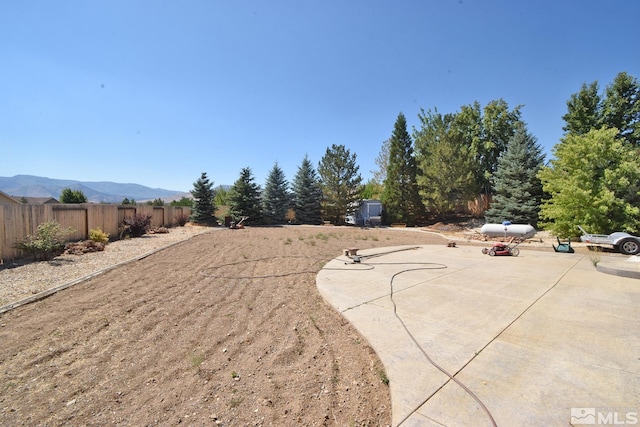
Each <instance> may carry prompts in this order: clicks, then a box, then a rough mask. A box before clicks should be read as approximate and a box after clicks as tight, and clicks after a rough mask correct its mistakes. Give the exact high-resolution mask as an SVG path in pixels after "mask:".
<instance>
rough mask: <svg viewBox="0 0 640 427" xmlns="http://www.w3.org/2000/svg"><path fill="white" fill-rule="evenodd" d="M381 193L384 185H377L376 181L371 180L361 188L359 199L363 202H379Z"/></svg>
mask: <svg viewBox="0 0 640 427" xmlns="http://www.w3.org/2000/svg"><path fill="white" fill-rule="evenodd" d="M383 191H384V185H383V184H380V183H378V181H376V180H374V179H373V178H372V179H370V180H369V181H367V182H366V183H365V184H364V185H363V186H362V190H361V191H360V198H361V199H363V200H368V199H374V200H381V199H382V192H383Z"/></svg>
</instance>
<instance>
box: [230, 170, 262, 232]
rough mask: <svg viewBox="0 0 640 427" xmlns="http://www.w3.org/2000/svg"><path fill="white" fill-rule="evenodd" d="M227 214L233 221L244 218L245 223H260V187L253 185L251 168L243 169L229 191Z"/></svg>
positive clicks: (253, 179)
mask: <svg viewBox="0 0 640 427" xmlns="http://www.w3.org/2000/svg"><path fill="white" fill-rule="evenodd" d="M228 199H229V214H230V215H231V216H232V217H233V218H234V219H235V220H241V219H242V218H243V217H246V218H247V220H246V223H254V224H255V223H260V222H262V209H261V205H262V204H261V197H260V186H259V185H258V184H256V183H255V178H254V177H253V172H252V171H251V168H248V167H246V168H243V169H242V170H241V171H240V177H239V178H238V179H237V180H236V182H234V183H233V186H232V187H231V188H230V189H229V194H228Z"/></svg>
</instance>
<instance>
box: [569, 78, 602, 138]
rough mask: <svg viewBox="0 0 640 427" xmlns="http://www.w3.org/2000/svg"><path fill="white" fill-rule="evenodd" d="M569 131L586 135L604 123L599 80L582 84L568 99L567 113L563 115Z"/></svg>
mask: <svg viewBox="0 0 640 427" xmlns="http://www.w3.org/2000/svg"><path fill="white" fill-rule="evenodd" d="M562 119H563V120H564V121H565V125H564V126H563V127H562V130H564V131H565V132H567V133H570V134H574V135H584V134H586V133H588V132H589V131H590V130H591V129H596V128H598V127H600V125H601V124H602V99H601V98H600V95H599V94H598V82H593V83H591V84H589V85H587V84H586V83H583V84H582V87H581V88H580V91H579V92H578V93H574V94H573V95H571V98H570V99H569V100H568V101H567V113H566V114H565V115H564V116H562Z"/></svg>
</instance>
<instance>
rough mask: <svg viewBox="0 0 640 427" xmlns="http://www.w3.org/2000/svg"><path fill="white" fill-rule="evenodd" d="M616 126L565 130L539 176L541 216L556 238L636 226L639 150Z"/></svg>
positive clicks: (639, 225)
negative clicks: (578, 131) (581, 132)
mask: <svg viewBox="0 0 640 427" xmlns="http://www.w3.org/2000/svg"><path fill="white" fill-rule="evenodd" d="M617 134H618V131H617V129H607V128H604V127H603V128H601V129H593V130H591V131H589V132H588V133H587V134H585V135H576V134H568V135H566V136H565V137H563V139H562V140H561V142H560V143H559V144H558V145H556V146H555V147H554V148H553V154H554V157H555V159H553V160H551V162H550V165H549V166H547V167H543V168H542V169H541V170H540V172H539V174H538V176H539V178H540V180H541V181H542V185H543V189H544V191H545V192H546V193H547V194H549V196H550V197H549V199H547V200H545V201H544V202H543V203H542V206H541V211H540V217H541V219H542V220H543V221H544V225H545V226H546V227H547V228H549V229H551V230H552V231H553V232H554V233H555V234H556V235H558V236H575V235H577V234H579V232H578V229H577V226H578V225H580V226H582V227H583V228H584V229H585V230H587V231H588V232H591V233H605V234H608V233H611V232H612V231H615V230H619V231H620V230H625V231H628V232H631V233H635V232H638V230H640V207H639V206H640V148H638V147H637V146H634V145H632V144H630V143H628V142H626V141H624V140H621V139H618V138H617V137H616V136H617Z"/></svg>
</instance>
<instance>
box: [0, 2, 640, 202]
mask: <svg viewBox="0 0 640 427" xmlns="http://www.w3.org/2000/svg"><path fill="white" fill-rule="evenodd" d="M638 16H640V2H638V1H636V0H612V1H606V2H605V1H589V0H585V1H582V0H567V1H561V0H560V1H558V0H554V1H546V0H545V1H512V0H504V1H502V0H500V1H488V0H484V1H479V0H459V1H445V0H441V1H427V0H420V1H419V0H413V1H403V0H399V1H390V0H387V1H382V0H362V1H361V0H353V1H350V0H322V1H320V0H314V1H311V0H310V1H303V0H291V1H289V0H287V1H282V0H269V1H241V0H238V1H224V2H222V1H216V0H183V1H179V0H172V1H161V0H155V1H136V0H109V1H99V0H84V1H74V0H65V1H48V0H42V1H32V0H20V1H18V0H13V1H11V0H9V1H6V2H3V4H2V6H0V60H1V62H0V64H1V66H0V176H13V175H17V174H30V175H39V176H46V177H49V178H58V179H75V180H80V181H114V182H120V183H137V184H142V185H146V186H149V187H155V188H165V189H170V190H180V191H188V190H191V189H192V188H193V182H194V181H196V180H197V179H198V177H199V176H200V173H201V172H206V173H207V175H208V176H209V178H210V179H211V180H212V181H214V182H215V184H216V185H218V184H232V183H233V182H234V181H235V180H236V179H237V178H238V177H239V174H240V170H241V169H242V168H243V167H250V168H251V169H252V171H253V174H254V176H255V178H256V182H257V183H258V184H259V185H261V186H263V185H264V182H265V180H266V177H267V175H268V173H269V171H270V170H271V169H272V168H273V166H274V164H275V163H276V162H277V163H278V165H279V166H280V167H281V168H282V170H283V171H284V173H285V175H286V177H287V179H288V180H289V181H291V180H293V178H294V176H295V173H296V172H297V169H298V166H299V165H300V163H301V162H302V159H303V158H304V156H305V155H308V156H309V159H310V160H311V161H312V162H313V164H314V165H316V166H317V164H318V161H319V160H320V159H321V158H322V156H323V155H324V153H325V151H326V149H327V147H330V146H331V145H332V144H343V145H345V147H346V148H348V149H349V150H350V151H351V152H352V153H355V154H356V155H357V163H358V165H359V167H360V172H361V174H362V176H363V178H364V179H365V180H367V179H369V178H370V177H371V173H370V172H371V171H372V170H375V169H376V165H375V162H374V161H375V158H376V156H377V155H378V153H379V151H380V147H381V145H382V142H383V141H384V140H386V139H387V138H389V137H390V135H391V132H392V130H393V125H394V123H395V120H396V118H397V115H398V113H399V112H403V113H404V115H405V116H406V117H407V122H408V125H409V128H410V129H409V130H410V131H411V128H412V127H413V126H417V125H418V119H417V116H418V114H419V112H420V109H421V108H424V109H425V110H428V109H433V108H437V109H438V111H439V112H442V113H449V112H455V111H457V110H458V109H459V108H460V107H461V106H462V105H466V104H471V103H473V102H474V101H476V100H477V101H478V102H480V103H481V105H482V106H484V105H486V104H487V103H488V102H489V101H491V100H494V99H499V98H502V99H504V100H505V101H506V102H507V103H508V104H509V106H510V107H512V108H513V107H515V106H516V105H523V108H522V116H523V119H524V120H525V121H526V122H527V124H528V127H529V131H530V132H531V133H532V134H533V135H535V136H536V137H537V138H538V142H539V143H540V145H541V146H542V147H543V148H544V150H545V152H547V153H548V156H550V151H551V149H552V147H553V146H554V145H555V144H557V143H558V142H559V140H560V138H561V136H562V133H563V131H562V126H563V121H562V115H563V114H565V112H566V101H567V100H568V99H569V97H570V96H571V94H573V93H575V92H577V91H578V90H579V89H580V86H581V85H582V83H585V82H586V83H591V82H593V81H596V80H597V81H598V82H599V84H600V88H601V90H602V89H604V87H605V86H606V85H608V84H609V83H611V81H612V80H613V78H614V77H615V75H616V74H617V73H619V72H621V71H626V72H628V73H629V74H631V75H633V76H634V77H636V78H640V45H638V40H640V27H639V26H638V25H636V22H635V21H636V20H637V19H636V18H637V17H638Z"/></svg>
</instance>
